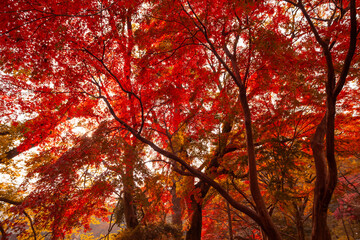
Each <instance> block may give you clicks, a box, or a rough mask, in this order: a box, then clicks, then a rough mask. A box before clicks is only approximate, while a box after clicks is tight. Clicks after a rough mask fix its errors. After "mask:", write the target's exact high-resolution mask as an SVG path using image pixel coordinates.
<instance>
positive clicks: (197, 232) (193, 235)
mask: <svg viewBox="0 0 360 240" xmlns="http://www.w3.org/2000/svg"><path fill="white" fill-rule="evenodd" d="M191 210H192V215H191V222H190V229H189V230H188V231H187V233H186V240H200V239H201V230H202V204H201V203H198V202H197V201H196V199H195V197H194V195H192V196H191Z"/></svg>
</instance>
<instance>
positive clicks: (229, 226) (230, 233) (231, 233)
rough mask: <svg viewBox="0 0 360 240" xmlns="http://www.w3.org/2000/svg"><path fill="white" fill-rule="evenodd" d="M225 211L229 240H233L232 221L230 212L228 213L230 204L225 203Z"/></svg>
mask: <svg viewBox="0 0 360 240" xmlns="http://www.w3.org/2000/svg"><path fill="white" fill-rule="evenodd" d="M226 211H227V214H228V228H229V240H233V239H234V237H233V232H232V220H231V211H230V204H229V203H228V202H226Z"/></svg>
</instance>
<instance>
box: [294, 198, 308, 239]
mask: <svg viewBox="0 0 360 240" xmlns="http://www.w3.org/2000/svg"><path fill="white" fill-rule="evenodd" d="M305 204H306V203H305ZM294 208H295V222H296V230H297V236H298V240H305V233H304V219H303V215H304V208H305V206H301V207H300V208H299V207H298V206H297V205H296V203H294Z"/></svg>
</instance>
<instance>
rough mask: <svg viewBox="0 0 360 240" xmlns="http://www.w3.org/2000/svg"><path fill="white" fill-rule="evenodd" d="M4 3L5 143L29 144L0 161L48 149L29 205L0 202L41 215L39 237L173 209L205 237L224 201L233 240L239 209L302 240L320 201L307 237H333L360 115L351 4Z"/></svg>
mask: <svg viewBox="0 0 360 240" xmlns="http://www.w3.org/2000/svg"><path fill="white" fill-rule="evenodd" d="M0 6H1V9H2V10H1V16H0V22H1V23H2V24H1V27H0V49H1V55H0V66H1V86H3V87H4V89H6V90H2V92H1V95H2V99H3V101H2V102H1V107H0V109H1V111H2V121H3V123H2V124H3V126H4V130H2V133H1V135H2V136H10V139H18V141H17V142H16V141H14V140H7V143H2V146H1V151H2V152H1V154H2V158H1V161H0V164H2V165H4V166H6V165H7V164H9V163H11V162H12V160H13V159H14V158H15V157H19V156H21V154H22V153H26V152H29V150H30V149H32V148H34V147H36V148H37V153H36V154H34V155H35V156H32V157H29V158H28V159H25V160H24V162H25V167H24V171H25V172H26V173H25V181H24V183H23V184H22V186H21V188H22V189H23V190H24V191H23V192H26V193H25V194H23V195H22V196H19V197H21V199H22V201H21V202H14V201H15V200H14V199H11V197H12V196H10V195H9V194H8V195H5V194H3V193H1V194H2V195H4V196H0V197H3V198H1V199H0V200H1V201H3V202H7V203H11V202H13V203H16V204H13V205H15V206H16V207H14V208H12V211H13V213H14V214H18V216H20V215H21V214H22V213H24V212H28V211H29V212H30V215H31V216H30V215H29V214H28V215H29V216H28V219H34V220H30V222H31V223H30V224H31V228H32V229H33V234H34V236H35V238H36V235H37V234H41V232H46V231H48V232H50V233H51V236H52V238H53V239H57V238H64V237H65V236H66V234H69V233H71V231H72V229H74V228H78V227H81V226H84V228H85V229H89V223H90V220H91V217H92V216H96V217H100V218H103V219H106V218H107V216H108V214H110V213H111V212H112V211H115V213H116V214H117V218H118V220H119V219H121V218H122V217H123V220H124V222H125V223H126V226H127V228H128V229H129V230H130V231H140V230H139V229H142V226H140V225H141V224H146V222H148V221H153V222H158V223H161V224H162V223H163V224H165V222H166V216H167V215H168V214H169V213H171V205H172V209H173V210H174V220H173V223H174V224H175V225H178V226H179V225H183V227H184V230H186V231H187V233H186V239H200V238H201V235H202V225H203V214H204V212H203V210H204V209H205V212H208V213H209V214H212V215H214V216H216V215H217V214H218V213H216V212H211V211H208V209H209V208H210V207H211V206H217V205H221V206H222V207H224V206H225V205H224V204H225V201H226V202H227V204H228V205H227V208H226V209H227V210H226V211H225V212H226V214H227V215H226V216H228V218H227V221H228V227H229V229H227V230H226V231H228V234H229V237H230V238H231V235H232V232H233V231H232V229H233V227H235V228H238V225H237V224H234V226H232V220H231V219H232V217H231V214H238V216H241V218H242V219H247V220H246V221H247V223H246V224H247V226H249V227H250V228H252V230H253V231H252V234H253V235H252V237H254V238H258V237H259V238H260V237H263V238H265V239H282V238H285V235H284V232H283V229H281V227H280V226H281V225H283V224H282V223H281V224H279V221H280V220H278V218H279V216H284V218H285V219H290V220H291V221H293V222H294V224H295V225H296V230H297V237H298V239H304V237H305V236H304V235H305V232H304V221H305V220H304V218H305V214H307V215H309V212H310V210H309V208H310V206H309V204H310V203H309V198H310V197H309V195H311V197H313V199H311V204H312V206H311V207H312V208H313V210H312V216H311V218H312V239H331V232H330V230H329V228H328V226H327V218H328V208H329V204H330V201H331V199H332V195H333V192H334V190H335V187H336V183H337V180H338V175H337V172H338V167H337V161H336V157H337V156H336V154H338V152H337V149H336V148H339V150H341V146H346V145H344V144H343V143H345V144H346V142H348V141H349V140H348V139H347V137H348V138H349V139H354V136H351V131H345V133H346V134H344V135H343V136H341V137H337V136H336V135H335V133H336V131H341V129H346V128H350V129H351V126H352V125H353V124H354V122H353V121H354V119H355V118H356V115H357V114H358V106H357V104H356V101H357V100H358V98H357V94H359V93H358V90H359V87H358V75H357V73H356V70H355V69H356V66H358V61H359V59H358V56H357V55H356V54H355V53H356V50H357V48H358V45H357V38H358V34H359V29H358V19H357V10H358V8H357V1H356V0H350V1H320V0H313V1H300V0H299V1H290V0H284V1H225V0H224V1H182V0H179V1H168V0H159V1H157V0H153V1H141V0H132V1H121V0H119V1H93V0H86V1H81V2H79V1H78V2H77V1H57V0H51V1H49V0H48V1H25V0H24V1H22V0H21V1H14V0H6V1H3V2H2V3H0ZM348 82H351V84H352V86H350V85H349V84H348V85H346V84H347V83H348ZM335 116H336V118H335ZM335 119H338V120H339V122H336V121H335ZM5 122H10V124H8V125H7V124H6V123H5ZM16 124H18V125H19V126H21V127H19V129H21V130H20V133H21V134H20V133H19V131H13V130H11V128H12V126H14V125H16ZM76 127H81V128H82V129H85V131H86V133H85V134H84V135H83V136H81V135H79V133H78V132H77V131H76ZM12 131H13V132H12ZM15 132H16V133H15ZM341 138H343V139H341ZM335 140H339V144H337V142H336V141H335ZM357 149H358V148H357ZM356 154H358V153H356V152H355V153H350V152H347V154H346V156H341V153H340V151H339V154H338V156H339V157H340V156H341V157H345V158H347V159H348V158H351V157H353V156H354V155H356ZM149 161H150V162H153V165H152V167H149V166H148V165H146V163H147V162H149ZM312 161H313V162H312ZM309 168H310V169H309ZM230 180H231V181H230ZM314 182H315V183H314ZM26 188H29V191H26V190H25V189H26ZM219 196H221V197H222V198H223V199H224V200H225V201H223V200H219ZM15 198H16V197H15ZM179 198H180V199H179ZM114 206H116V207H114ZM230 206H231V208H230ZM120 209H122V210H121V211H120ZM139 211H141V214H140V212H139ZM231 211H232V212H233V213H231ZM116 214H115V215H116ZM175 215H176V216H175ZM181 215H183V217H184V220H185V219H186V220H187V222H188V223H187V224H186V223H185V221H182V219H180V217H181ZM208 219H210V218H207V221H209V220H208ZM15 220H16V219H15ZM15 220H14V221H15ZM15 222H16V221H15ZM186 225H188V226H186ZM204 225H205V228H206V229H205V231H204V232H206V234H208V231H212V232H213V233H212V234H214V232H215V231H217V230H219V229H222V228H221V226H217V227H218V229H217V230H215V227H216V226H215V225H214V226H211V225H210V224H209V223H208V222H205V224H204ZM254 225H257V226H254ZM0 226H1V232H2V237H3V238H5V236H6V229H4V227H3V224H1V225H0ZM164 226H165V225H164ZM210 226H211V227H214V229H212V230H211V229H210ZM180 227H181V226H180ZM35 228H36V229H37V230H36V229H35ZM145 229H150V228H145ZM154 229H165V227H159V228H157V226H156V227H154ZM141 231H142V230H141ZM149 231H150V230H149ZM226 231H225V232H226ZM37 232H38V233H37ZM234 232H236V231H234ZM239 232H240V231H239ZM210 234H211V233H210ZM247 234H248V233H247ZM175 235H176V234H175ZM225 235H226V234H225V233H224V236H225ZM247 236H248V237H249V236H250V235H247Z"/></svg>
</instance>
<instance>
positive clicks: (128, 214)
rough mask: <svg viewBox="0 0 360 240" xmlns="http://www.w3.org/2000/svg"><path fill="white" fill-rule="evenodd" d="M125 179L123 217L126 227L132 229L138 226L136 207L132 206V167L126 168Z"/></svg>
mask: <svg viewBox="0 0 360 240" xmlns="http://www.w3.org/2000/svg"><path fill="white" fill-rule="evenodd" d="M126 168H127V170H126V173H125V176H126V177H125V179H124V181H123V183H124V196H123V204H124V216H125V223H126V227H127V228H130V229H133V228H135V227H136V226H137V225H139V222H138V218H137V214H136V206H135V204H134V197H133V195H134V177H133V170H132V169H130V168H132V166H127V167H126Z"/></svg>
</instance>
